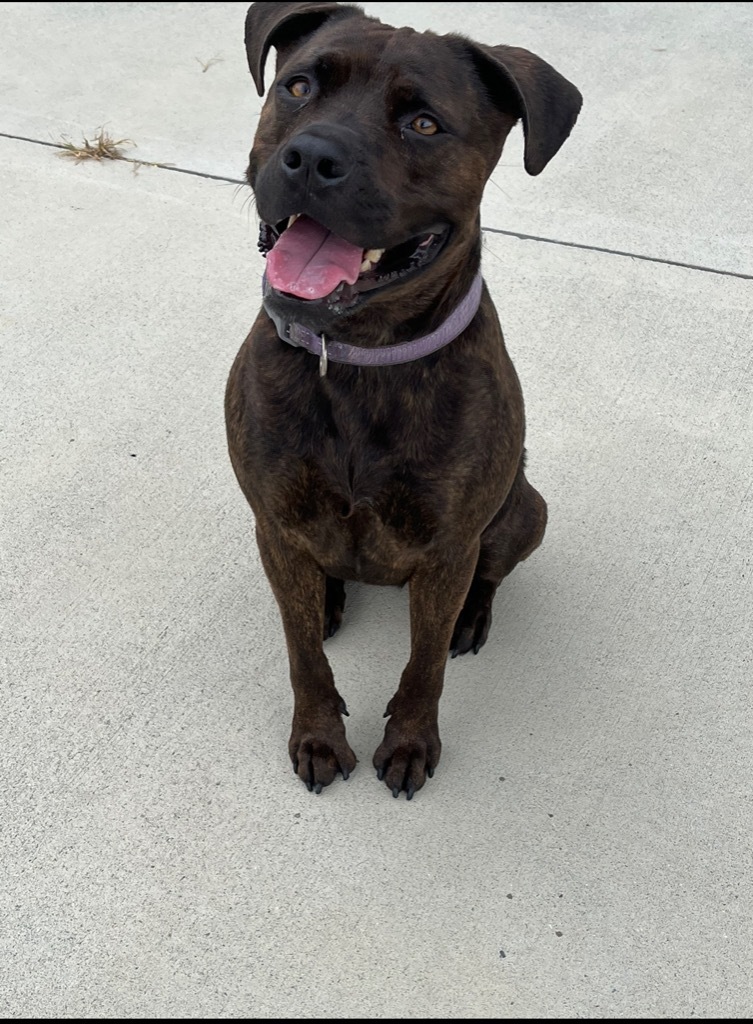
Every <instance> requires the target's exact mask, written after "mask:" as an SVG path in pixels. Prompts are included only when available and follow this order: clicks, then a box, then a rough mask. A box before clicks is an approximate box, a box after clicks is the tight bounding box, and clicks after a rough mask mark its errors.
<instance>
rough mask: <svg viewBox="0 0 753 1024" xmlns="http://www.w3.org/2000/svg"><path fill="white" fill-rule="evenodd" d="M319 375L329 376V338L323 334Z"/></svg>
mask: <svg viewBox="0 0 753 1024" xmlns="http://www.w3.org/2000/svg"><path fill="white" fill-rule="evenodd" d="M319 376H320V377H326V376H327V340H326V338H325V337H324V335H322V354H321V355H320V356H319Z"/></svg>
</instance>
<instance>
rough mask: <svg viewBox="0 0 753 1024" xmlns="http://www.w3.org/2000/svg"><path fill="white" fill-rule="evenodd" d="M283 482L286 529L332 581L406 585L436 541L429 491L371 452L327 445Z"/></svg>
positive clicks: (432, 498)
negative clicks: (417, 563) (424, 554)
mask: <svg viewBox="0 0 753 1024" xmlns="http://www.w3.org/2000/svg"><path fill="white" fill-rule="evenodd" d="M288 481H289V483H288V485H287V486H285V487H284V488H283V490H282V491H281V492H280V494H279V499H280V508H281V510H284V511H283V512H282V515H283V517H284V519H285V526H286V528H287V530H288V531H290V532H291V533H293V534H295V536H296V540H297V542H298V543H299V544H303V545H304V546H305V547H306V548H307V549H308V550H309V552H310V553H311V554H312V555H313V557H314V558H315V559H316V561H317V562H318V563H319V564H320V565H321V566H322V567H323V568H324V569H325V570H326V571H327V572H328V573H329V574H330V575H332V576H337V577H339V578H341V579H355V580H361V581H363V582H367V583H386V584H390V583H396V584H399V583H403V582H405V580H406V579H407V578H408V576H410V574H411V572H412V571H413V568H414V566H415V563H416V560H417V558H418V557H419V555H420V553H421V552H422V551H424V550H425V548H426V546H427V545H428V544H430V543H431V541H432V539H433V537H434V535H435V531H436V526H437V511H438V510H437V507H436V499H435V496H434V493H433V488H432V487H431V486H430V485H429V484H428V482H426V481H423V480H421V479H418V478H416V477H415V476H414V474H413V473H412V472H411V471H410V470H409V469H408V467H407V466H405V465H401V464H400V463H397V462H395V461H394V459H393V458H387V457H385V456H384V455H383V454H381V453H379V452H378V451H375V450H373V449H370V448H368V447H366V448H361V449H359V450H357V451H353V450H352V449H349V448H348V447H347V446H346V445H344V444H343V443H340V444H338V443H337V441H336V440H334V439H332V438H324V439H322V442H321V452H320V453H319V454H318V455H317V454H313V455H310V456H309V457H308V458H307V459H305V460H304V461H302V462H301V463H299V466H298V471H297V472H296V473H295V474H294V477H293V478H292V479H291V478H290V477H288Z"/></svg>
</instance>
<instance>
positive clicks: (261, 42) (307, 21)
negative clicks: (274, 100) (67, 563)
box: [246, 3, 363, 96]
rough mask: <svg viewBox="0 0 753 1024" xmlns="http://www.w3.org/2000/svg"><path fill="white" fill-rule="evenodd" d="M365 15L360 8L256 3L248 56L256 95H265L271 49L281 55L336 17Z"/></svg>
mask: <svg viewBox="0 0 753 1024" xmlns="http://www.w3.org/2000/svg"><path fill="white" fill-rule="evenodd" d="M353 14H361V15H362V14H363V11H362V10H361V8H360V7H355V6H352V5H350V4H336V3H313V4H307V3H256V4H251V6H250V7H249V9H248V14H247V15H246V55H247V57H248V66H249V68H250V70H251V77H252V78H253V80H254V84H255V86H256V91H257V92H258V93H259V95H260V96H263V95H264V65H265V63H266V61H267V54H268V53H269V48H270V46H274V47H276V48H277V50H278V52H279V51H280V50H281V49H283V48H284V47H286V46H290V45H291V44H292V43H296V42H298V40H299V39H301V38H302V37H303V36H307V35H310V34H311V33H312V32H315V31H316V30H317V29H318V28H320V27H321V26H322V25H323V24H324V22H325V21H328V20H329V19H330V18H333V17H347V16H348V15H353Z"/></svg>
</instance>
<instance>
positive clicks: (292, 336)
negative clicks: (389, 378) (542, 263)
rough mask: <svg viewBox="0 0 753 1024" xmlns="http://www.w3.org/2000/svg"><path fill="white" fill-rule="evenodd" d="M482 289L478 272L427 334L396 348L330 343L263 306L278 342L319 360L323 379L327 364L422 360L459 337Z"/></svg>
mask: <svg viewBox="0 0 753 1024" xmlns="http://www.w3.org/2000/svg"><path fill="white" fill-rule="evenodd" d="M483 285H484V279H483V277H482V276H481V271H479V272H478V274H476V276H475V278H474V279H473V284H472V285H471V287H470V288H469V289H468V292H467V293H466V296H465V298H464V299H462V301H461V302H459V303H458V305H457V306H456V307H455V308H454V309H453V311H452V312H451V313H450V315H449V316H448V317H447V319H446V320H445V321H444V322H443V323H442V324H440V326H439V327H438V328H437V329H436V330H435V331H432V332H431V334H424V335H423V336H422V337H420V338H415V339H414V340H413V341H406V342H403V343H402V344H400V345H384V346H382V347H379V348H360V347H359V346H357V345H346V344H345V342H343V341H330V340H329V339H327V338H326V336H325V335H324V334H315V333H314V332H313V331H311V330H309V328H308V327H304V326H303V324H296V323H290V322H288V321H285V320H283V319H282V318H281V317H277V316H274V315H273V314H272V313H271V312H270V311H269V309H267V306H266V301H265V303H264V306H265V309H266V311H267V315H268V316H269V317H270V318H271V319H272V321H273V322H274V325H275V328H276V329H277V334H278V336H279V337H280V338H281V339H282V341H286V342H287V343H288V344H289V345H293V346H295V347H296V348H305V349H306V351H307V352H311V353H312V355H315V356H318V357H319V373H320V374H321V376H322V377H323V376H324V375H325V374H326V372H327V363H328V362H329V360H332V362H333V363H350V364H351V365H352V366H397V365H398V364H399V363H411V362H413V360H415V359H423V358H424V356H428V355H431V353H432V352H436V351H438V350H439V349H440V348H444V346H445V345H449V343H450V342H451V341H454V340H455V338H457V337H458V336H459V335H460V334H462V333H463V331H464V330H465V329H466V327H468V325H469V324H470V322H471V321H472V320H473V318H474V317H475V315H476V313H477V312H478V308H479V305H480V304H481V291H482V288H483ZM269 291H270V286H269V285H268V284H267V276H266V274H265V275H264V277H263V278H262V294H263V296H264V298H265V300H266V297H267V295H268V293H269Z"/></svg>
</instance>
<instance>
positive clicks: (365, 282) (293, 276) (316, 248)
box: [259, 215, 450, 310]
mask: <svg viewBox="0 0 753 1024" xmlns="http://www.w3.org/2000/svg"><path fill="white" fill-rule="evenodd" d="M449 233H450V229H449V227H448V226H447V225H439V226H434V227H432V228H429V229H427V230H426V231H424V232H422V233H421V234H419V235H414V236H413V237H411V238H408V239H406V240H405V241H404V242H401V243H400V244H399V245H396V246H393V247H392V248H390V249H362V248H360V247H359V246H356V245H353V243H352V242H348V241H346V240H345V239H344V238H341V237H340V236H339V235H336V234H335V233H334V232H333V231H330V230H329V229H328V228H326V227H324V226H323V225H322V224H319V223H318V222H317V221H315V220H312V218H311V217H308V216H306V215H301V216H298V215H294V216H292V217H290V218H289V220H287V221H281V222H280V223H279V224H276V225H275V226H272V225H271V224H262V225H261V231H260V234H259V249H260V250H261V253H262V255H264V256H266V257H267V281H268V282H269V284H270V285H271V286H272V288H274V289H275V290H276V291H278V292H282V293H283V294H284V295H286V296H291V297H293V298H296V299H299V300H303V301H306V302H323V303H326V305H328V306H332V307H336V308H337V309H340V310H342V309H348V308H350V307H351V306H354V305H355V304H356V303H357V302H358V301H359V300H360V299H361V297H362V296H365V295H366V293H371V292H374V291H376V290H377V289H381V288H387V287H390V286H391V285H394V284H397V283H398V282H401V281H403V280H404V279H405V278H407V277H412V276H413V275H414V274H417V273H419V272H421V271H423V270H425V269H426V268H427V267H428V266H429V265H430V264H431V263H433V262H434V260H435V259H436V258H437V256H438V255H439V253H440V252H441V251H442V249H443V248H444V246H445V243H446V241H447V238H448V236H449Z"/></svg>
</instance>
